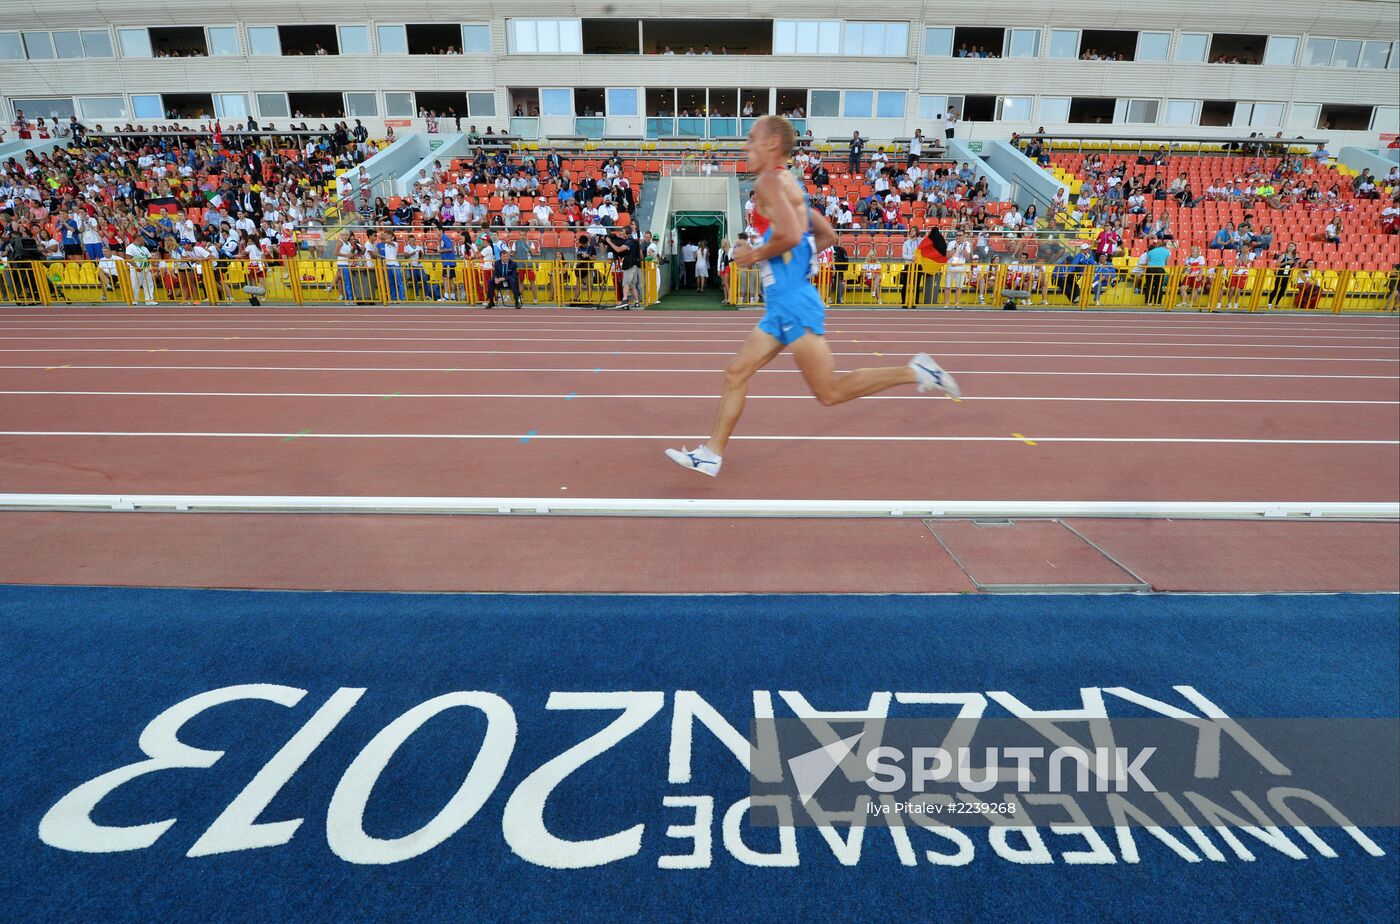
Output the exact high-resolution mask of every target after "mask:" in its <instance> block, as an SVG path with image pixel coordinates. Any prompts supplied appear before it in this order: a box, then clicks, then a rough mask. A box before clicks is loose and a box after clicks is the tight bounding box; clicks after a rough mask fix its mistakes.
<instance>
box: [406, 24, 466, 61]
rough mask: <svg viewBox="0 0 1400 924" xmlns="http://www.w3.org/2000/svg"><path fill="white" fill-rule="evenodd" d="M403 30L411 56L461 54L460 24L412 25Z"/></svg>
mask: <svg viewBox="0 0 1400 924" xmlns="http://www.w3.org/2000/svg"><path fill="white" fill-rule="evenodd" d="M403 28H404V38H405V41H406V42H407V44H408V53H409V54H411V55H445V54H457V55H459V54H461V53H462V25H461V23H455V22H451V23H413V24H411V25H407V26H404V27H403Z"/></svg>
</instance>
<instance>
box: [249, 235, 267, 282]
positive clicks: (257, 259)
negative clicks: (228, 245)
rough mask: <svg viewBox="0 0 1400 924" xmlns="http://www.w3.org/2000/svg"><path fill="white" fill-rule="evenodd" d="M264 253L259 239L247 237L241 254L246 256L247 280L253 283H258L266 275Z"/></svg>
mask: <svg viewBox="0 0 1400 924" xmlns="http://www.w3.org/2000/svg"><path fill="white" fill-rule="evenodd" d="M265 253H266V251H265V250H264V248H263V244H262V241H261V239H258V240H253V239H249V241H248V246H247V247H245V248H243V255H244V256H245V257H247V258H248V282H249V283H251V284H253V285H258V284H260V283H261V282H262V280H263V277H264V276H266V275H267V266H266V264H264V263H263V256H264V254H265Z"/></svg>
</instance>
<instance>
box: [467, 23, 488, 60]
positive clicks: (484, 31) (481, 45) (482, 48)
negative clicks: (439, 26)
mask: <svg viewBox="0 0 1400 924" xmlns="http://www.w3.org/2000/svg"><path fill="white" fill-rule="evenodd" d="M490 53H491V27H490V26H488V25H486V24H484V23H470V22H469V23H463V24H462V54H464V55H489V54H490Z"/></svg>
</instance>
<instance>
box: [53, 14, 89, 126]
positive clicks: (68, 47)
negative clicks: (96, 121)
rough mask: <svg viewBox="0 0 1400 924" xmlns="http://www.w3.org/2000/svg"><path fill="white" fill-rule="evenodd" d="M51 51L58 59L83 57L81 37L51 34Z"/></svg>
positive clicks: (69, 34)
mask: <svg viewBox="0 0 1400 924" xmlns="http://www.w3.org/2000/svg"><path fill="white" fill-rule="evenodd" d="M53 50H54V51H55V52H56V53H57V54H58V56H59V57H60V58H81V57H83V39H82V36H80V35H79V34H78V33H77V32H55V33H54V34H53ZM79 108H81V106H80V107H79Z"/></svg>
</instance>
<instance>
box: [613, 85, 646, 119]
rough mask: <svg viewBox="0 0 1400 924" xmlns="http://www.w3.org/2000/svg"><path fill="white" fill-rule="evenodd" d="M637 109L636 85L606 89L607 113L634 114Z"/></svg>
mask: <svg viewBox="0 0 1400 924" xmlns="http://www.w3.org/2000/svg"><path fill="white" fill-rule="evenodd" d="M638 109H639V103H638V102H637V88H636V87H610V88H609V89H608V115H610V116H635V115H637V112H638Z"/></svg>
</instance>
